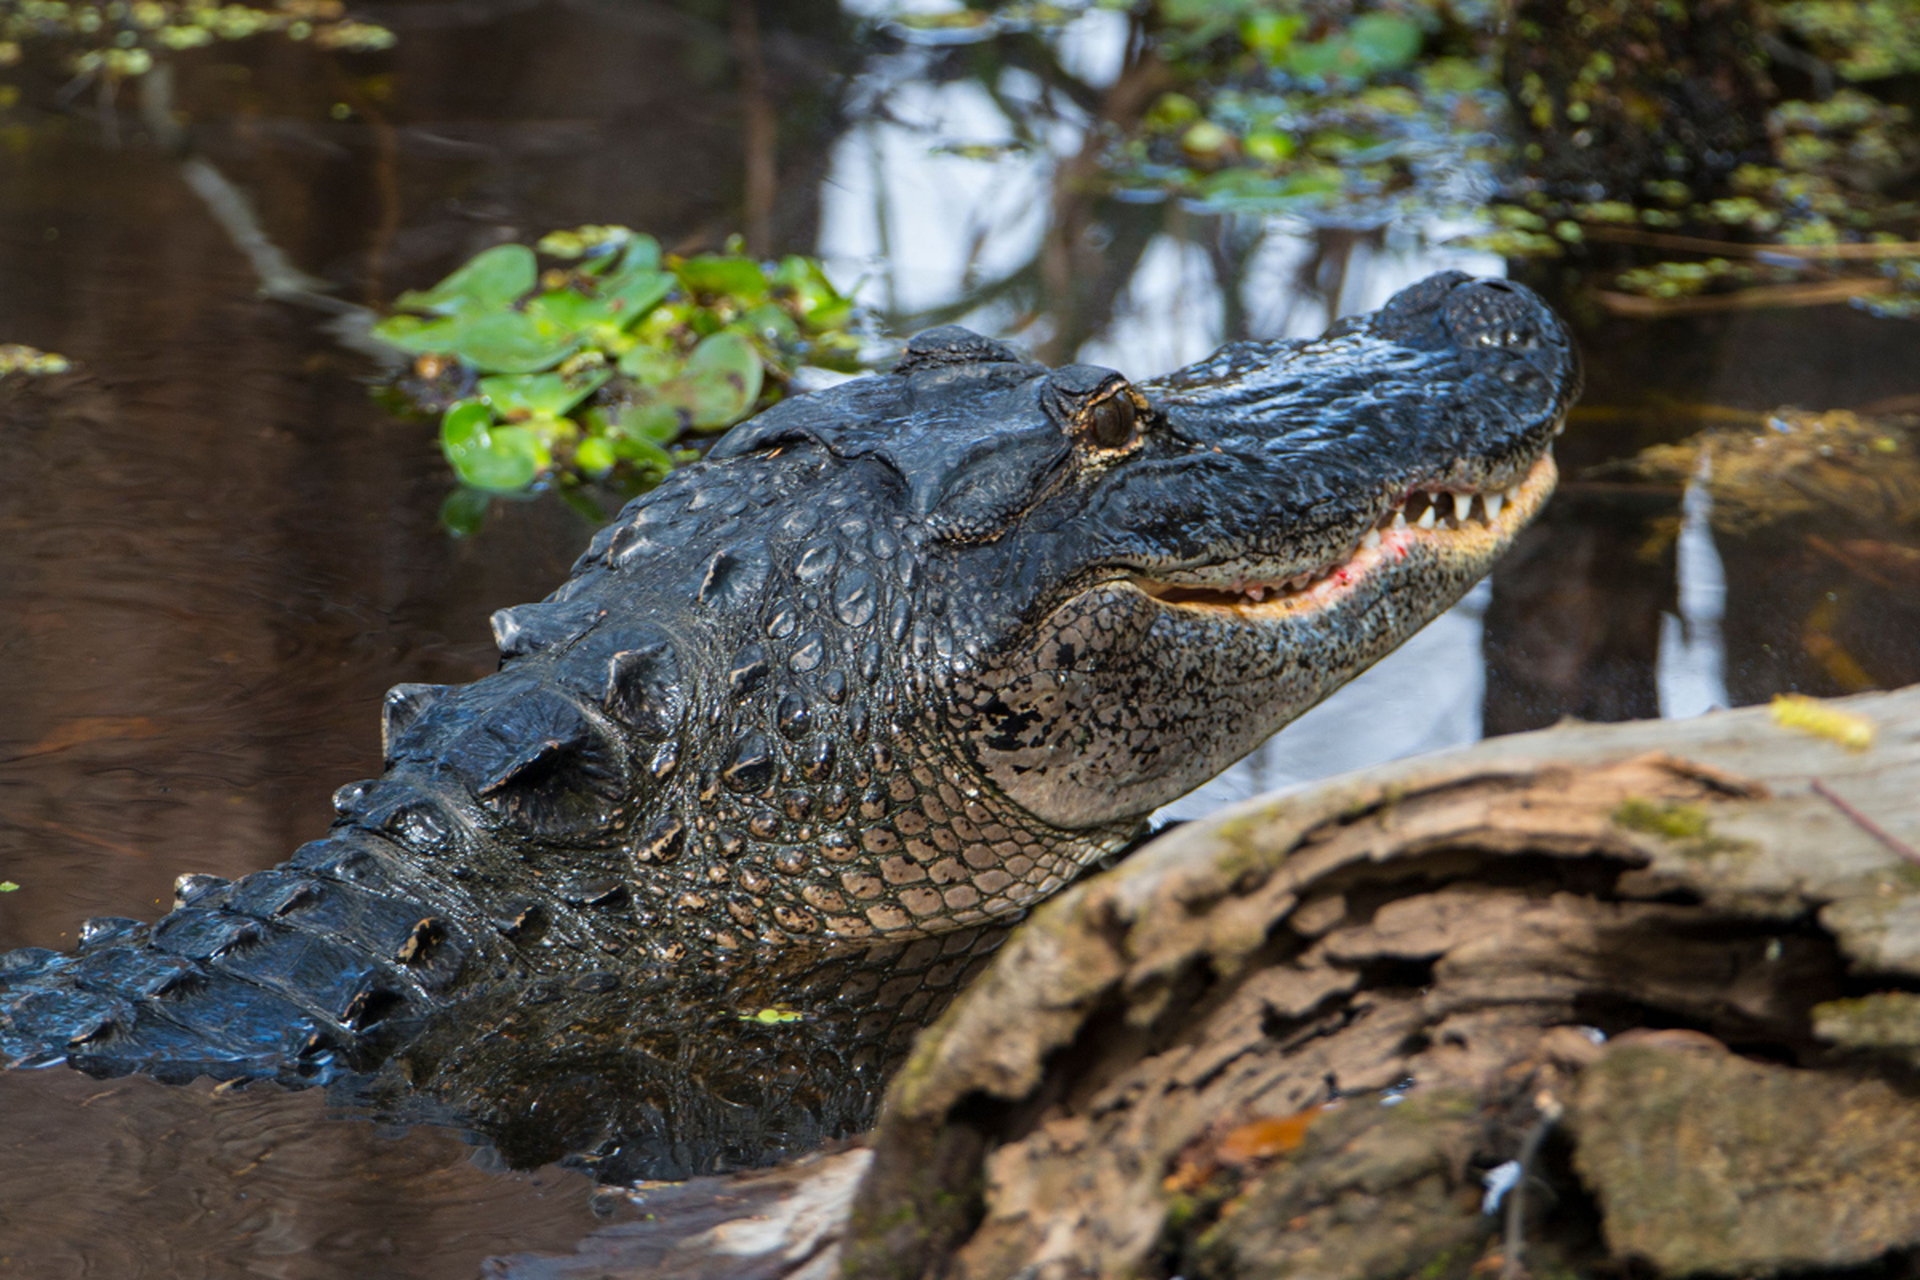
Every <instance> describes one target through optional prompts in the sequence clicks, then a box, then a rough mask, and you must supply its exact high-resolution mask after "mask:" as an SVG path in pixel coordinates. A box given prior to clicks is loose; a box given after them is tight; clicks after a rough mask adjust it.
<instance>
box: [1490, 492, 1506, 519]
mask: <svg viewBox="0 0 1920 1280" xmlns="http://www.w3.org/2000/svg"><path fill="white" fill-rule="evenodd" d="M1506 501H1507V496H1506V495H1505V494H1504V493H1490V494H1488V495H1487V497H1486V503H1487V519H1488V520H1489V521H1493V520H1498V519H1499V518H1500V508H1501V507H1502V506H1504V505H1506Z"/></svg>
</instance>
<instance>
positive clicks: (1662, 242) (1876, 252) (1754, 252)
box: [1580, 222, 1920, 262]
mask: <svg viewBox="0 0 1920 1280" xmlns="http://www.w3.org/2000/svg"><path fill="white" fill-rule="evenodd" d="M1580 229H1581V232H1582V234H1584V235H1585V236H1586V237H1587V238H1588V239H1590V240H1612V241H1614V242H1615V243H1618V244H1640V245H1646V246H1647V247H1648V248H1652V249H1672V250H1674V251H1675V252H1678V253H1711V254H1714V255H1716V256H1717V257H1722V258H1805V259H1806V260H1808V261H1810V262H1831V261H1835V260H1841V261H1848V260H1861V259H1864V260H1867V261H1874V260H1877V259H1880V258H1911V257H1914V256H1916V255H1920V240H1906V241H1901V242H1899V243H1894V244H1749V243H1747V242H1746V241H1742V240H1714V239H1710V238H1708V237H1706V236H1676V235H1672V234H1670V233H1667V232H1663V231H1642V230H1640V229H1639V228H1638V227H1617V226H1614V225H1613V224H1611V223H1605V222H1601V223H1593V222H1583V223H1581V224H1580Z"/></svg>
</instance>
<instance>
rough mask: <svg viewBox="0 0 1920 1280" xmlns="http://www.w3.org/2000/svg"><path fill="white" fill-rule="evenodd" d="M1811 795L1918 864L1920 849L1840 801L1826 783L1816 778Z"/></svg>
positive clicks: (1848, 803) (1846, 802)
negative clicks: (1817, 797)
mask: <svg viewBox="0 0 1920 1280" xmlns="http://www.w3.org/2000/svg"><path fill="white" fill-rule="evenodd" d="M1813 793H1814V794H1815V795H1817V796H1819V797H1820V798H1821V799H1823V800H1825V801H1826V802H1827V803H1828V804H1830V805H1832V806H1833V807H1834V808H1836V809H1838V810H1839V811H1840V812H1841V813H1844V814H1845V815H1846V816H1847V817H1849V818H1851V819H1852V820H1853V823H1854V825H1855V826H1857V827H1859V828H1860V829H1861V830H1862V831H1864V832H1866V833H1867V834H1868V835H1870V836H1872V837H1873V838H1874V839H1875V840H1878V841H1879V842H1880V843H1881V844H1883V845H1885V846H1887V848H1889V849H1891V850H1893V851H1894V852H1895V853H1897V854H1899V855H1900V856H1901V857H1903V858H1905V859H1906V860H1907V861H1908V862H1912V863H1915V864H1920V849H1916V848H1914V847H1913V846H1912V845H1910V844H1908V843H1907V842H1906V841H1905V840H1902V839H1901V838H1900V837H1898V836H1896V835H1894V834H1893V832H1891V831H1889V830H1887V829H1886V828H1885V827H1883V826H1881V825H1880V824H1879V823H1877V822H1875V821H1874V820H1873V819H1872V818H1869V817H1868V816H1867V815H1866V814H1864V813H1862V812H1860V810H1858V809H1856V808H1854V807H1853V805H1852V804H1851V803H1850V802H1848V801H1846V800H1842V799H1841V798H1840V797H1839V796H1838V795H1835V794H1834V792H1833V790H1832V789H1831V788H1829V787H1828V786H1827V784H1826V783H1824V782H1822V781H1820V779H1818V778H1815V779H1814V780H1813Z"/></svg>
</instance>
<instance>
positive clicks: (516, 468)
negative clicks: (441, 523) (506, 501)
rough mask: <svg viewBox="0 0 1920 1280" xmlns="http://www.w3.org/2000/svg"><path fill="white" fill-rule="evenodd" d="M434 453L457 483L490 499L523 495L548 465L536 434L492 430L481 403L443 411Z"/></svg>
mask: <svg viewBox="0 0 1920 1280" xmlns="http://www.w3.org/2000/svg"><path fill="white" fill-rule="evenodd" d="M440 450H441V452H442V453H444V454H446V457H447V461H448V462H449V463H451V464H452V466H453V470H454V474H456V475H458V476H459V477H460V479H461V481H462V482H463V483H465V484H469V485H472V486H473V487H474V488H476V489H484V490H487V491H488V492H490V493H511V492H513V491H514V490H516V489H524V488H526V487H527V486H528V485H530V484H532V483H533V481H534V478H535V477H536V476H538V475H539V474H540V473H541V472H542V471H544V470H545V469H546V468H547V467H548V466H550V465H552V462H553V455H552V453H551V451H550V450H549V449H548V448H547V447H546V445H545V443H544V442H543V441H542V440H541V439H540V436H539V435H538V433H536V432H534V431H532V430H529V429H528V428H526V427H498V426H494V425H493V408H492V406H491V405H488V404H487V403H486V402H485V401H482V400H462V401H460V402H458V403H457V404H454V405H451V406H449V408H448V409H447V412H446V414H445V415H444V416H443V417H442V418H441V420H440Z"/></svg>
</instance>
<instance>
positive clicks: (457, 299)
mask: <svg viewBox="0 0 1920 1280" xmlns="http://www.w3.org/2000/svg"><path fill="white" fill-rule="evenodd" d="M539 275H540V269H539V264H538V263H537V262H536V261H535V260H534V256H533V250H531V249H529V248H527V246H525V245H523V244H503V245H498V246H496V247H494V248H492V249H488V250H487V251H486V252H485V253H482V254H480V255H479V256H478V257H476V258H474V259H473V260H472V261H471V262H469V263H467V264H466V265H465V266H463V267H461V268H460V269H459V270H457V271H455V272H454V273H453V274H452V275H450V276H448V277H447V278H446V279H445V280H442V281H441V282H440V283H439V284H437V285H435V286H433V288H431V289H426V290H409V291H407V292H406V293H403V294H401V295H400V296H399V297H398V298H396V299H394V303H393V305H394V306H396V307H398V308H400V309H402V310H405V311H428V312H432V313H433V314H435V315H445V316H450V315H455V314H458V313H460V312H463V311H470V310H481V309H491V308H497V307H504V306H507V305H509V304H510V303H512V302H513V300H514V299H516V298H518V297H519V296H520V295H521V294H523V293H526V292H527V291H528V290H530V289H532V288H533V286H534V283H535V281H536V280H537V279H538V278H539Z"/></svg>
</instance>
